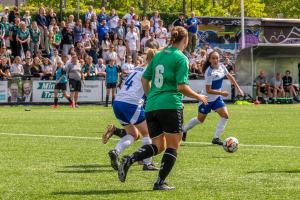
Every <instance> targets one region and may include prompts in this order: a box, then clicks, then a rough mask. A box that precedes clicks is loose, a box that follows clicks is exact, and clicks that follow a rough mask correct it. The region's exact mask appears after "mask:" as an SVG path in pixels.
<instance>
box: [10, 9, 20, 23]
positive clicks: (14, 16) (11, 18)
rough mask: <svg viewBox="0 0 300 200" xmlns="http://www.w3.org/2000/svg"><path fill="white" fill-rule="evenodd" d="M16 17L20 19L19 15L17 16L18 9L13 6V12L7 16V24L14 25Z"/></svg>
mask: <svg viewBox="0 0 300 200" xmlns="http://www.w3.org/2000/svg"><path fill="white" fill-rule="evenodd" d="M16 17H20V15H19V9H18V7H17V6H15V7H14V8H13V10H12V11H11V12H10V13H9V14H8V22H9V23H14V22H15V18H16Z"/></svg>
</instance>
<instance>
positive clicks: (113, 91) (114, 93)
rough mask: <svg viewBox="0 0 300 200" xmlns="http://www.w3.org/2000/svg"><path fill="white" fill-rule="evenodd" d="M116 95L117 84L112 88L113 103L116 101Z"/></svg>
mask: <svg viewBox="0 0 300 200" xmlns="http://www.w3.org/2000/svg"><path fill="white" fill-rule="evenodd" d="M115 96H116V86H115V87H113V88H112V89H111V104H113V103H114V101H115Z"/></svg>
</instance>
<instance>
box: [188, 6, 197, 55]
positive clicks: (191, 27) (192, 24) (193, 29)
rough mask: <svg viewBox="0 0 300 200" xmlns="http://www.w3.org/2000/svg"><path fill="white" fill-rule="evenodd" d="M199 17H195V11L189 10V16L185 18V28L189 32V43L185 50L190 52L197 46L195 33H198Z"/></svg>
mask: <svg viewBox="0 0 300 200" xmlns="http://www.w3.org/2000/svg"><path fill="white" fill-rule="evenodd" d="M198 25H199V19H198V18H197V17H195V12H191V18H189V19H188V20H187V30H188V34H189V44H188V47H187V51H188V52H189V53H192V52H194V51H195V49H196V46H197V33H198Z"/></svg>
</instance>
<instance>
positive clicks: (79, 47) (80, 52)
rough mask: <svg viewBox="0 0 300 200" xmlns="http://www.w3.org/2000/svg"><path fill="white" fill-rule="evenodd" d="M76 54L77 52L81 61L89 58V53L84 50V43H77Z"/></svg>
mask: <svg viewBox="0 0 300 200" xmlns="http://www.w3.org/2000/svg"><path fill="white" fill-rule="evenodd" d="M75 52H76V55H77V57H78V59H79V60H80V59H84V58H85V56H87V53H86V51H85V48H84V46H83V43H82V42H78V43H77V46H76V47H75Z"/></svg>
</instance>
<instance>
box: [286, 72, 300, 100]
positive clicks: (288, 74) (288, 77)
mask: <svg viewBox="0 0 300 200" xmlns="http://www.w3.org/2000/svg"><path fill="white" fill-rule="evenodd" d="M282 81H283V88H284V90H285V91H286V92H289V93H290V95H291V96H293V97H297V93H296V90H297V87H295V86H294V85H293V78H292V76H291V71H290V70H286V71H285V75H284V76H283V77H282Z"/></svg>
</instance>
